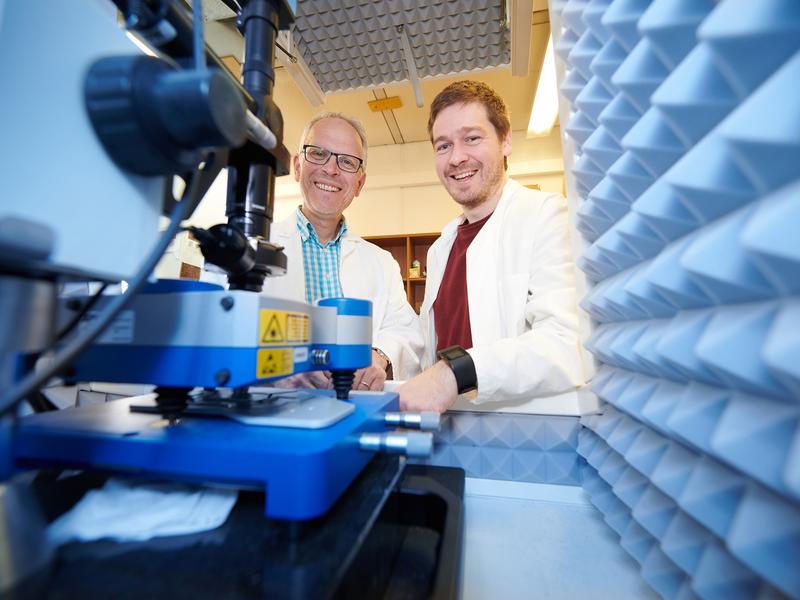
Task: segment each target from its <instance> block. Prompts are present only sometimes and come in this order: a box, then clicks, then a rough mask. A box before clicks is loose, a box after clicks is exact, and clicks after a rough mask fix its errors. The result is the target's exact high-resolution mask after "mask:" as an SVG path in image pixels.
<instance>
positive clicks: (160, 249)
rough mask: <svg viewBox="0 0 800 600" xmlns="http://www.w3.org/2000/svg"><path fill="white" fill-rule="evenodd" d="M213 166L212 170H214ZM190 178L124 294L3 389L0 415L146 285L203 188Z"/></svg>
mask: <svg viewBox="0 0 800 600" xmlns="http://www.w3.org/2000/svg"><path fill="white" fill-rule="evenodd" d="M216 160H217V157H216V155H211V156H209V157H208V158H207V160H206V165H205V168H208V167H209V165H210V164H211V163H215V161H216ZM216 166H217V165H216V164H214V166H213V167H212V168H216ZM195 175H196V177H193V178H192V181H191V183H190V184H189V188H188V189H187V190H186V192H185V193H184V194H183V196H182V198H181V201H180V202H178V203H177V204H176V205H175V207H174V208H173V210H172V213H171V215H170V222H169V225H168V226H167V228H166V229H165V230H164V233H163V234H162V235H161V237H160V238H159V240H158V243H157V244H156V245H155V247H154V248H153V250H152V251H151V252H150V255H149V256H148V257H147V259H146V260H145V261H144V263H143V264H142V266H141V268H140V269H139V271H138V272H137V273H136V275H135V276H134V277H133V279H131V281H130V282H129V284H128V290H127V291H126V292H125V293H124V294H119V295H118V296H115V297H113V298H112V300H111V301H110V302H109V303H108V306H106V309H105V311H104V312H103V313H102V314H100V315H98V316H97V318H96V319H92V320H91V321H89V323H88V325H87V327H86V329H84V330H83V331H82V332H79V333H78V334H76V336H75V337H74V338H73V339H71V340H70V341H68V342H67V343H66V344H64V346H63V347H62V348H61V349H60V350H59V351H58V352H57V353H56V355H55V356H54V357H53V360H52V362H50V364H48V365H47V367H46V368H44V369H42V370H41V371H38V372H37V371H31V372H29V373H28V374H27V375H26V376H25V377H23V378H22V379H21V380H20V381H18V382H17V383H16V384H14V385H13V386H12V387H11V388H9V389H7V390H4V393H3V395H2V397H0V416H3V415H5V414H6V413H7V412H9V411H11V410H13V409H14V407H15V406H16V404H17V403H18V402H19V401H20V400H21V399H23V398H26V397H27V396H29V395H30V394H31V393H32V392H33V391H35V390H37V389H39V388H40V387H41V386H42V385H44V384H45V383H46V382H47V380H49V379H50V378H51V377H53V376H54V375H55V374H57V373H60V372H61V371H62V370H63V369H65V368H66V367H67V366H68V365H69V364H70V363H71V362H72V361H73V360H75V358H76V357H77V356H78V355H79V354H80V353H81V352H83V350H84V349H86V347H87V346H89V344H91V343H92V342H93V341H94V340H95V338H97V336H99V335H100V334H101V333H102V332H103V331H104V330H105V328H106V327H108V325H110V324H111V322H112V321H113V320H114V319H115V318H116V317H117V315H118V314H119V313H120V312H121V311H122V310H123V309H124V308H125V307H126V306H127V305H128V304H129V303H130V301H131V299H132V298H133V297H134V296H135V295H136V294H137V293H138V292H139V290H141V288H142V287H144V285H145V283H147V279H148V277H150V273H151V272H152V271H153V269H155V267H156V265H157V264H158V261H159V259H160V258H161V256H162V255H163V254H164V252H165V251H166V249H167V247H168V246H169V244H170V242H171V241H172V238H173V237H175V234H176V233H177V232H178V231H179V230H180V225H181V221H183V220H184V219H186V218H188V217H189V215H190V214H191V213H190V208H191V207H192V206H194V205H195V204H196V202H195V200H196V199H195V198H194V196H195V194H197V193H199V192H200V191H201V190H202V189H203V186H201V185H195V182H196V181H197V180H198V179H199V171H198V172H196V173H195Z"/></svg>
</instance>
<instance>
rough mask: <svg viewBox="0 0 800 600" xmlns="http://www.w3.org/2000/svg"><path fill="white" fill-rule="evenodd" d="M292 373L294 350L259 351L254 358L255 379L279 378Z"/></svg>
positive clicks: (269, 349) (272, 349) (271, 349)
mask: <svg viewBox="0 0 800 600" xmlns="http://www.w3.org/2000/svg"><path fill="white" fill-rule="evenodd" d="M293 372H294V350H293V349H292V348H267V349H266V350H259V351H258V356H257V358H256V377H258V379H264V378H265V377H279V376H281V375H291V374H292V373H293Z"/></svg>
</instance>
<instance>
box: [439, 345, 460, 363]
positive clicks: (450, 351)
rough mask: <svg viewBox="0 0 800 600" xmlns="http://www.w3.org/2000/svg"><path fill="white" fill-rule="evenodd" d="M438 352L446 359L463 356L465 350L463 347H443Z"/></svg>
mask: <svg viewBox="0 0 800 600" xmlns="http://www.w3.org/2000/svg"><path fill="white" fill-rule="evenodd" d="M439 354H440V355H441V356H442V357H443V358H445V359H447V360H453V359H456V358H458V357H459V356H464V355H465V354H466V352H465V351H464V349H463V348H445V349H444V350H442V351H441V352H439Z"/></svg>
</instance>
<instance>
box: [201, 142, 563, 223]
mask: <svg viewBox="0 0 800 600" xmlns="http://www.w3.org/2000/svg"><path fill="white" fill-rule="evenodd" d="M293 145H294V144H292V146H293ZM509 174H510V175H511V176H512V177H513V178H514V179H516V180H518V181H519V182H520V183H522V184H525V185H527V184H533V183H538V184H539V185H540V186H541V188H542V189H543V190H545V191H553V192H559V193H561V191H562V179H563V160H562V155H561V142H560V140H559V130H558V129H557V128H556V129H554V130H553V131H552V132H551V134H550V135H549V136H548V137H542V138H534V139H530V140H528V139H526V138H525V132H524V131H516V132H514V135H513V150H512V155H511V159H510V160H509ZM275 187H276V193H275V195H276V198H275V213H274V217H275V220H281V219H283V218H284V217H286V216H288V215H289V214H290V213H291V212H292V211H294V209H295V207H296V206H297V205H298V204H300V203H301V199H300V186H299V185H298V184H297V183H296V182H295V181H294V176H293V175H287V176H285V177H281V178H279V179H278V180H277V181H276V186H275ZM345 214H346V215H347V219H348V224H349V226H350V228H351V230H352V231H354V232H355V233H357V234H359V235H389V234H393V233H424V232H438V231H441V229H442V227H443V226H444V225H445V223H447V222H448V221H450V220H451V219H452V218H454V217H455V216H457V215H458V214H460V211H459V209H458V206H457V205H456V204H455V202H453V201H452V200H451V199H450V197H449V196H448V194H447V192H446V191H445V190H444V188H443V187H442V185H441V184H440V183H439V179H438V178H437V176H436V171H435V170H434V167H433V150H432V148H431V145H430V143H428V142H414V143H409V144H397V145H392V146H378V147H376V148H371V149H370V151H369V162H368V169H367V182H366V184H365V186H364V189H363V190H362V192H361V195H360V196H359V197H358V198H356V199H355V200H354V201H353V203H352V204H351V205H350V207H349V208H348V209H347V211H346V213H345ZM224 219H225V178H224V174H223V175H221V176H220V177H219V178H218V179H217V181H216V182H215V183H214V185H213V186H212V188H211V190H210V191H209V193H208V194H207V196H206V198H205V199H204V200H203V202H202V203H201V204H200V206H199V207H198V210H197V212H196V213H195V215H194V217H193V218H192V223H194V224H196V225H200V226H204V227H207V226H209V225H212V224H214V223H221V222H223V221H224Z"/></svg>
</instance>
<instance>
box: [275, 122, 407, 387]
mask: <svg viewBox="0 0 800 600" xmlns="http://www.w3.org/2000/svg"><path fill="white" fill-rule="evenodd" d="M366 164H367V136H366V133H365V132H364V128H363V126H362V125H361V123H360V122H359V121H358V120H357V119H355V118H352V117H349V116H346V115H343V114H341V113H323V114H320V115H318V116H316V117H314V118H313V119H312V120H311V121H310V122H309V123H308V124H307V125H306V127H305V130H304V131H303V135H302V138H301V141H300V149H299V152H298V154H297V155H296V156H295V157H294V177H295V180H296V181H298V182H299V183H300V191H301V194H302V197H303V203H302V205H300V206H299V207H298V208H297V210H296V211H295V212H294V214H292V215H291V216H290V217H289V218H288V219H285V220H283V221H281V222H278V223H274V224H273V225H272V228H271V233H270V238H271V241H272V242H273V243H275V244H279V245H281V246H283V247H284V248H285V250H284V252H285V253H286V256H287V259H288V265H287V267H288V268H287V275H286V276H285V277H276V278H268V279H267V280H266V282H265V285H264V290H263V293H264V294H265V295H268V296H274V297H281V298H289V299H292V300H302V301H305V302H308V303H309V304H311V303H314V302H316V301H317V300H319V299H320V298H326V297H331V296H347V297H352V298H364V299H366V300H370V301H372V318H373V351H372V366H371V367H368V368H366V369H361V370H359V371H357V372H356V375H355V379H354V381H353V389H354V390H360V391H366V390H382V389H383V384H384V381H385V380H386V379H387V377H388V378H392V376H393V378H394V379H407V378H410V377H412V376H413V375H415V374H416V373H417V372H418V371H419V360H418V355H419V353H420V352H421V348H422V334H421V331H420V329H419V325H418V322H417V316H416V313H414V311H413V309H412V308H411V306H410V305H409V304H408V301H407V300H406V294H405V290H404V288H403V280H402V278H401V276H400V267H399V266H398V264H397V262H396V261H395V260H394V258H393V257H392V255H391V254H390V253H389V252H386V251H385V250H383V249H381V248H378V247H377V246H375V245H374V244H371V243H369V242H367V241H365V240H363V239H362V238H360V237H358V236H356V235H354V234H353V233H352V232H350V231H349V229H348V226H347V221H346V220H345V218H344V214H343V213H344V211H345V209H346V208H347V207H348V206H350V203H351V202H352V201H353V198H355V197H356V196H358V194H359V193H360V192H361V189H362V188H363V187H364V181H365V180H366V176H367V175H366ZM283 385H292V386H296V387H318V388H327V387H331V385H330V381H329V379H328V377H327V376H326V374H324V373H322V372H319V371H317V372H312V373H307V374H300V375H296V376H293V377H290V378H287V380H285V381H284V383H283Z"/></svg>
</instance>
